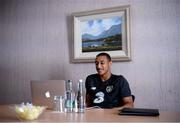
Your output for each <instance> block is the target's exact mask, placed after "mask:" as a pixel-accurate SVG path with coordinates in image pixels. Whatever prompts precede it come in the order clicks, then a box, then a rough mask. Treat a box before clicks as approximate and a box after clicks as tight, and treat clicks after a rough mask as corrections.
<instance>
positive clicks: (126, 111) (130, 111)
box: [119, 108, 159, 116]
mask: <svg viewBox="0 0 180 123" xmlns="http://www.w3.org/2000/svg"><path fill="white" fill-rule="evenodd" d="M119 115H136V116H159V110H158V109H147V108H123V109H122V110H120V112H119Z"/></svg>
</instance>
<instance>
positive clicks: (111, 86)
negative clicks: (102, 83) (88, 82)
mask: <svg viewBox="0 0 180 123" xmlns="http://www.w3.org/2000/svg"><path fill="white" fill-rule="evenodd" d="M112 90H113V85H110V86H107V87H106V91H107V92H108V93H110V92H111V91H112Z"/></svg>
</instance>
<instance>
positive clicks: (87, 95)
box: [86, 94, 92, 107]
mask: <svg viewBox="0 0 180 123" xmlns="http://www.w3.org/2000/svg"><path fill="white" fill-rule="evenodd" d="M91 102H92V100H91V97H90V95H89V94H86V107H91V105H92V103H91Z"/></svg>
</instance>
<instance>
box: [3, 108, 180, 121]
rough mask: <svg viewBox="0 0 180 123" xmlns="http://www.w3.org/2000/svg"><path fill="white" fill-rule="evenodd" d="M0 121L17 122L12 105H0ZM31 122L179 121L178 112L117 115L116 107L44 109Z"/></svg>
mask: <svg viewBox="0 0 180 123" xmlns="http://www.w3.org/2000/svg"><path fill="white" fill-rule="evenodd" d="M0 122H19V120H18V119H17V117H16V115H15V112H14V111H13V106H12V105H11V106H10V105H0ZM26 122H27V121H26ZM31 122H46V123H47V122H180V112H160V116H157V117H151V116H122V115H118V109H117V108H114V109H88V110H86V111H85V113H56V112H53V111H50V110H46V111H45V112H43V114H42V115H40V117H39V118H38V119H37V120H34V121H31Z"/></svg>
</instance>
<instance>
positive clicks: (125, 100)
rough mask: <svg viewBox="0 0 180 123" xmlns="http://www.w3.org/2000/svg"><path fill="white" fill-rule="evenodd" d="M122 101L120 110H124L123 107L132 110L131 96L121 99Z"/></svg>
mask: <svg viewBox="0 0 180 123" xmlns="http://www.w3.org/2000/svg"><path fill="white" fill-rule="evenodd" d="M122 101H123V106H122V107H120V108H119V109H120V110H121V109H123V108H125V107H126V108H133V107H134V103H133V99H132V96H128V97H123V99H122Z"/></svg>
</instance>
